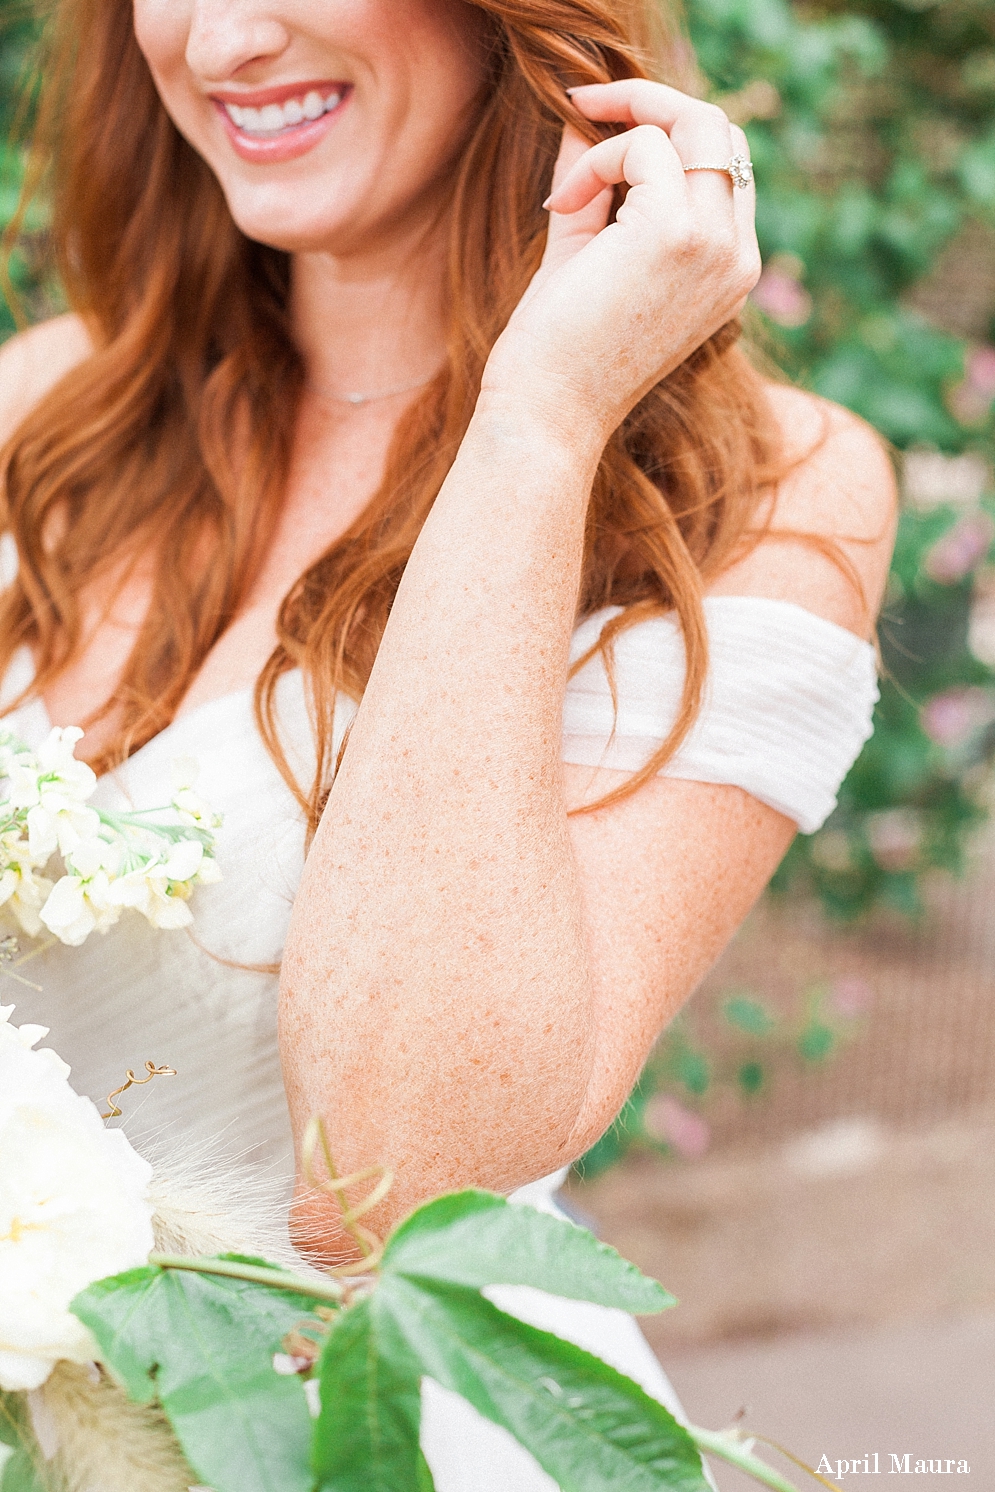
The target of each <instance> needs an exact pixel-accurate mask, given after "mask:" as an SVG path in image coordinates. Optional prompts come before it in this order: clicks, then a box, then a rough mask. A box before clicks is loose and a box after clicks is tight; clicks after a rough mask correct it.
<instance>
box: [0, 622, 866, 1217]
mask: <svg viewBox="0 0 995 1492" xmlns="http://www.w3.org/2000/svg"><path fill="white" fill-rule="evenodd" d="M614 614H615V612H614V609H608V610H606V611H605V612H604V613H601V614H599V617H600V621H599V617H592V618H588V619H587V621H585V622H584V623H583V624H582V625H581V627H580V628H579V629H578V632H577V634H576V637H575V641H574V656H575V657H580V656H581V654H582V653H583V652H584V651H585V650H586V649H587V648H588V647H589V646H590V644H591V642H592V641H593V640H595V639H596V637H597V635H598V628H599V626H600V625H601V623H603V622H604V620H606V619H607V618H608V617H609V616H611V615H614ZM706 614H707V619H708V624H709V632H710V638H711V646H712V658H713V665H712V671H711V674H710V679H709V685H708V689H707V690H706V700H705V709H704V711H703V714H702V717H701V719H700V721H699V723H698V725H697V726H696V727H695V730H694V732H693V733H692V736H691V737H690V738H689V739H688V741H687V742H686V743H685V745H684V746H683V747H682V748H681V751H680V752H679V753H678V754H677V756H676V757H675V758H674V759H673V760H672V761H671V762H670V763H668V766H667V768H666V771H667V772H668V773H670V774H671V775H674V776H679V777H686V778H687V777H689V778H699V779H701V780H704V781H710V782H716V781H717V782H731V783H736V784H738V785H740V786H742V787H744V788H745V789H746V790H748V791H750V792H752V793H754V794H755V795H756V796H758V797H760V798H763V799H765V800H766V801H768V802H770V803H773V804H774V806H775V807H777V808H779V809H780V811H782V812H786V813H788V814H790V815H793V816H794V817H795V818H796V820H797V821H798V822H799V823H800V824H802V826H803V827H804V828H806V829H809V828H812V827H815V826H816V824H817V823H818V822H821V820H822V818H823V817H825V814H826V813H827V812H828V811H829V809H830V808H831V807H832V804H833V801H834V794H835V790H836V788H837V786H838V784H839V781H840V780H841V778H842V776H843V774H844V773H845V771H846V770H847V769H848V767H849V765H850V763H851V762H852V760H853V758H854V757H855V756H856V754H857V751H858V750H859V747H860V745H861V744H862V742H863V740H864V739H865V737H866V735H867V734H868V733H869V728H870V725H869V722H870V712H871V708H872V706H873V701H874V697H875V693H876V690H875V685H874V657H873V650H872V649H871V648H870V647H869V646H868V644H866V643H863V642H861V641H860V640H859V639H857V638H855V637H853V636H852V635H851V634H850V633H847V632H844V631H843V630H842V629H841V628H839V627H835V626H833V625H832V624H831V623H829V622H824V621H821V620H820V619H819V618H817V617H813V616H811V614H810V613H808V612H805V611H802V610H801V609H800V608H798V607H796V606H790V605H787V604H785V603H781V602H769V601H756V600H754V599H752V598H715V599H713V600H711V601H710V602H707V603H706ZM616 654H617V670H616V684H617V690H618V701H617V703H618V711H617V716H616V713H615V709H614V706H613V702H612V695H611V689H610V686H609V684H608V681H607V677H606V675H605V673H604V669H603V667H602V665H601V663H600V661H599V660H598V659H597V658H595V659H592V660H591V661H590V662H589V663H587V664H586V665H585V666H584V667H583V668H582V669H581V670H580V671H579V672H578V673H577V674H576V675H575V677H574V678H573V679H572V680H571V683H570V685H569V688H568V691H567V701H566V707H565V711H564V752H563V754H564V757H565V759H566V760H568V761H573V762H581V763H584V762H587V763H590V764H591V765H597V764H598V763H600V762H603V763H604V764H605V765H608V766H615V767H620V768H622V769H624V770H630V771H631V770H632V769H633V768H634V767H637V766H639V765H641V763H642V761H643V760H645V759H646V756H647V754H648V752H650V751H652V750H653V749H655V747H656V746H657V745H659V743H660V741H661V740H662V739H663V738H664V737H665V736H666V734H667V732H668V730H669V728H670V723H671V721H672V720H673V718H674V716H675V713H676V710H677V707H678V703H679V699H680V691H681V683H682V679H683V667H684V660H683V650H682V647H681V643H680V634H679V631H678V629H677V627H676V624H675V623H674V622H673V621H672V619H670V618H659V619H654V620H653V621H649V622H643V623H640V624H638V625H637V626H636V627H633V628H632V629H630V631H628V632H626V633H623V634H622V636H621V637H620V638H619V639H618V640H617V644H616ZM30 680H31V662H30V658H29V656H28V655H27V654H26V653H24V652H22V653H21V654H19V655H18V657H17V659H16V660H15V663H14V665H13V667H12V669H11V671H10V674H9V675H8V678H7V679H6V680H5V682H4V690H3V695H4V700H5V701H8V702H9V701H10V700H12V699H13V698H15V697H16V696H17V695H18V694H19V693H20V692H21V691H22V690H23V689H25V688H26V687H27V686H28V685H29V684H30ZM276 702H277V717H278V721H279V726H280V732H281V739H282V740H283V742H284V744H285V747H286V749H287V753H288V758H289V760H290V763H291V766H292V768H293V769H294V771H295V775H296V776H297V778H298V780H299V781H301V782H302V783H304V784H308V783H309V782H310V780H311V775H312V773H313V751H312V747H311V740H312V736H311V728H310V724H309V720H308V713H307V708H306V704H305V691H304V688H303V684H302V680H301V676H300V674H299V673H298V672H291V673H288V674H285V675H284V676H283V678H282V679H281V680H280V683H279V686H278V690H277V701H276ZM354 712H355V706H354V705H353V704H352V703H351V702H350V701H348V700H343V701H342V702H341V703H340V706H339V707H338V708H337V710H336V737H337V738H338V739H341V733H342V732H343V731H344V730H345V727H346V725H347V723H348V721H349V719H351V717H352V715H353V714H354ZM5 723H6V724H7V725H9V726H10V728H12V729H13V730H15V731H16V733H17V734H18V735H20V736H21V737H22V738H23V739H24V740H26V742H27V743H28V744H29V745H32V746H34V745H38V744H40V742H41V741H42V740H43V739H44V737H45V736H46V735H47V733H48V730H49V728H50V722H49V721H48V718H47V715H46V712H45V709H44V706H43V705H42V704H41V703H40V702H38V701H34V702H30V703H28V704H27V705H25V706H23V707H22V708H20V709H18V710H16V711H15V712H13V713H12V714H10V715H8V717H7V720H6V722H5ZM60 723H63V724H67V723H70V722H60ZM336 745H337V741H336ZM177 757H194V758H196V759H197V761H198V763H199V767H200V776H199V779H198V783H197V789H198V792H199V793H200V794H202V795H203V797H205V798H206V799H207V801H208V802H209V803H210V804H211V805H212V807H214V808H215V809H217V810H218V811H219V812H221V813H222V814H223V815H224V824H223V827H222V829H221V830H220V831H219V836H218V849H217V860H218V864H219V867H220V869H221V871H222V877H223V878H222V880H221V881H220V882H219V883H218V884H216V885H205V886H200V887H198V888H197V891H196V893H195V896H194V901H193V903H192V908H193V912H194V925H193V927H192V929H190V930H189V931H171V932H166V931H161V930H158V929H156V928H153V927H152V926H150V925H149V924H148V923H147V922H146V921H145V920H144V918H142V917H140V916H138V915H134V914H128V915H125V916H124V917H122V918H121V920H120V922H119V923H118V924H117V925H116V926H114V927H112V928H111V929H110V931H109V932H108V933H107V934H106V935H100V934H97V933H94V934H91V936H90V937H89V939H88V940H87V941H86V943H85V944H84V945H83V946H82V947H78V948H67V947H63V946H62V945H60V944H58V943H54V944H46V943H45V942H44V941H42V940H39V941H38V942H37V943H36V944H34V945H33V944H32V941H31V940H30V939H25V938H23V937H22V938H21V940H20V941H21V944H22V950H23V951H22V957H21V958H20V959H19V960H18V961H17V962H16V964H15V965H14V966H8V967H7V971H6V972H4V966H3V965H0V999H2V1001H3V1003H5V1004H8V1003H10V1002H11V1001H12V1000H13V1001H15V1002H16V1004H17V1007H18V1017H17V1018H18V1020H19V1021H24V1020H26V1021H33V1022H35V1021H36V1022H39V1023H40V1024H43V1025H46V1026H48V1027H50V1028H51V1041H52V1045H53V1046H54V1047H55V1048H56V1050H57V1051H58V1052H59V1053H60V1054H61V1055H63V1056H64V1057H65V1059H66V1060H67V1061H69V1062H70V1063H71V1064H72V1067H73V1081H74V1084H75V1086H76V1087H77V1089H78V1091H80V1092H82V1093H86V1094H88V1095H89V1096H90V1097H91V1098H92V1099H94V1101H95V1102H97V1103H98V1104H101V1102H102V1100H103V1099H104V1098H105V1097H106V1095H108V1094H109V1093H110V1092H111V1091H112V1090H113V1089H114V1088H117V1087H118V1086H119V1085H120V1084H121V1083H122V1082H123V1081H124V1077H125V1072H126V1070H127V1069H128V1068H131V1069H133V1070H134V1071H136V1072H139V1071H140V1069H141V1068H142V1067H143V1066H144V1064H145V1062H146V1060H152V1061H154V1062H155V1063H156V1064H168V1065H170V1066H171V1067H173V1068H175V1069H176V1072H177V1076H176V1077H163V1078H159V1079H156V1080H155V1081H154V1082H152V1083H150V1084H148V1085H147V1086H145V1087H143V1088H138V1089H134V1090H132V1091H131V1092H129V1093H128V1094H127V1095H125V1097H124V1099H123V1100H122V1107H123V1108H124V1110H125V1117H124V1119H123V1120H122V1121H121V1122H122V1123H123V1124H124V1125H125V1127H126V1128H127V1130H128V1133H129V1134H130V1136H131V1137H132V1139H133V1140H135V1141H136V1142H137V1143H138V1144H139V1146H140V1147H141V1148H142V1149H143V1150H144V1151H145V1152H146V1153H150V1154H151V1155H152V1156H153V1158H154V1157H155V1155H156V1153H158V1154H160V1155H161V1154H163V1153H165V1154H169V1153H182V1154H184V1155H185V1156H187V1157H188V1158H189V1157H190V1156H194V1157H195V1156H196V1153H197V1152H198V1150H200V1151H201V1152H202V1153H203V1154H204V1155H205V1157H206V1156H208V1155H210V1156H212V1157H215V1158H216V1157H217V1156H218V1154H219V1152H221V1153H223V1154H224V1155H226V1156H228V1157H231V1158H232V1159H242V1160H245V1161H253V1162H261V1163H262V1164H263V1166H264V1167H265V1170H266V1172H267V1174H268V1175H269V1176H271V1177H272V1180H273V1184H274V1188H280V1189H282V1188H284V1187H285V1186H286V1185H287V1184H288V1182H289V1178H290V1176H291V1162H292V1157H291V1141H290V1131H289V1122H288V1116H287V1109H286V1101H285V1098H284V1091H283V1084H282V1080H281V1072H280V1061H279V1054H278V1049H277V1039H276V996H277V976H276V974H275V972H274V971H273V966H274V965H275V964H276V963H277V962H278V960H279V958H280V955H281V951H282V948H283V944H284V939H285V936H286V931H287V926H288V921H289V917H290V910H291V906H292V903H293V899H294V896H295V893H296V889H297V885H298V882H299V879H300V875H301V871H302V868H303V861H304V842H305V831H304V823H303V816H302V813H301V811H300V809H299V806H298V804H297V802H296V800H295V798H294V796H293V794H292V793H291V792H290V790H289V788H288V787H287V785H286V784H285V782H284V781H283V779H282V777H281V776H280V773H279V772H278V770H277V768H276V766H275V765H274V763H273V761H272V759H271V758H270V756H269V755H268V753H267V751H266V749H265V747H264V746H263V743H262V740H261V738H260V736H259V734H258V731H257V729H256V726H255V721H254V716H253V706H252V690H251V689H245V690H242V691H240V692H237V693H234V694H230V695H227V696H225V697H223V698H221V699H217V700H214V701H211V702H209V703H207V704H204V705H202V706H200V707H199V708H197V709H195V710H193V711H191V712H189V713H187V714H185V715H181V716H180V717H179V718H178V719H177V720H176V721H174V723H173V724H172V725H170V726H169V727H168V728H167V729H166V730H164V731H163V732H162V733H161V734H160V735H158V736H156V737H155V738H154V739H153V740H151V741H149V742H148V743H147V744H146V745H145V746H143V747H142V748H141V749H140V750H139V751H137V752H136V753H135V754H134V755H133V756H132V757H131V758H130V759H129V760H128V761H127V762H126V763H125V764H124V765H123V766H122V767H120V768H119V769H118V770H116V771H115V772H113V773H111V774H108V775H107V776H105V777H103V778H101V780H100V782H99V784H98V787H97V790H96V793H95V795H94V798H93V800H92V801H93V802H94V803H95V804H96V805H97V806H104V807H107V808H123V807H130V808H153V807H156V806H159V805H161V804H162V803H164V802H166V801H167V800H168V796H169V783H170V767H171V762H172V761H173V760H174V759H175V758H177ZM25 955H26V957H25ZM20 980H23V981H28V982H27V983H21V982H19V981H20ZM559 1179H560V1178H559V1176H558V1177H555V1178H550V1180H549V1182H548V1183H547V1184H543V1183H536V1184H535V1186H534V1187H533V1188H530V1189H528V1190H529V1191H530V1192H531V1193H532V1194H533V1198H534V1199H535V1200H538V1201H540V1202H541V1201H542V1199H543V1197H545V1196H548V1194H549V1192H550V1191H551V1189H552V1187H553V1186H555V1184H557V1182H558V1181H559Z"/></svg>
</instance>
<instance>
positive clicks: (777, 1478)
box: [686, 1425, 798, 1492]
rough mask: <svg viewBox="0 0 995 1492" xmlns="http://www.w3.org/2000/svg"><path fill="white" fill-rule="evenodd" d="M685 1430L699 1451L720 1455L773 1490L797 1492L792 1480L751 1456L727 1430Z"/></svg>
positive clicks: (690, 1427)
mask: <svg viewBox="0 0 995 1492" xmlns="http://www.w3.org/2000/svg"><path fill="white" fill-rule="evenodd" d="M686 1428H687V1432H688V1434H689V1435H690V1436H691V1439H692V1440H693V1441H694V1443H695V1445H696V1446H697V1447H698V1449H699V1450H700V1451H704V1452H705V1453H706V1454H707V1455H710V1456H721V1457H722V1459H723V1461H728V1462H729V1463H730V1464H731V1465H733V1466H738V1467H739V1469H740V1471H745V1472H746V1474H747V1476H751V1477H753V1479H754V1480H755V1481H758V1482H762V1483H763V1485H764V1486H765V1487H773V1489H774V1492H798V1488H797V1487H796V1486H795V1484H794V1482H789V1481H787V1480H786V1478H785V1477H783V1476H781V1474H780V1472H778V1471H775V1470H774V1468H773V1466H768V1465H767V1464H766V1462H765V1461H761V1460H760V1458H759V1457H758V1456H751V1455H750V1453H749V1451H748V1450H746V1449H745V1448H744V1447H743V1446H742V1445H741V1444H739V1443H738V1441H737V1440H736V1439H735V1438H734V1435H731V1434H730V1433H729V1431H728V1430H700V1429H699V1428H698V1426H697V1425H688V1426H687V1427H686Z"/></svg>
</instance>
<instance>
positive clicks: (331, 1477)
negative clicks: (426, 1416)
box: [313, 1285, 431, 1492]
mask: <svg viewBox="0 0 995 1492" xmlns="http://www.w3.org/2000/svg"><path fill="white" fill-rule="evenodd" d="M382 1289H383V1287H382V1285H381V1286H378V1287H377V1289H376V1290H375V1291H374V1293H373V1295H372V1296H368V1297H367V1298H366V1299H365V1300H360V1301H359V1302H357V1304H356V1305H354V1306H351V1307H350V1308H349V1309H348V1310H346V1311H343V1312H342V1314H341V1315H340V1316H339V1317H338V1319H337V1320H336V1322H335V1324H334V1326H333V1328H332V1331H331V1333H330V1335H329V1338H328V1341H327V1342H326V1344H325V1349H324V1352H323V1353H322V1358H321V1367H320V1380H319V1381H320V1384H321V1413H320V1415H319V1416H318V1421H317V1423H316V1425H315V1429H314V1452H313V1465H314V1471H315V1474H316V1475H317V1477H318V1482H319V1485H320V1486H321V1487H322V1488H329V1489H334V1492H409V1489H410V1492H415V1489H418V1492H421V1487H422V1486H426V1485H427V1486H429V1487H431V1474H430V1473H429V1472H428V1467H427V1465H425V1461H424V1457H423V1456H422V1454H421V1451H420V1449H419V1446H418V1430H419V1426H420V1424H421V1370H420V1365H419V1360H418V1357H417V1355H416V1354H414V1353H413V1352H412V1351H411V1349H410V1348H409V1346H408V1344H407V1340H406V1338H405V1335H404V1332H403V1330H401V1329H399V1324H398V1322H397V1321H395V1320H394V1318H393V1316H392V1314H391V1312H390V1311H389V1310H384V1309H383V1308H382V1305H383V1297H382ZM426 1475H428V1477H429V1480H428V1482H427V1483H426V1482H425V1476H426Z"/></svg>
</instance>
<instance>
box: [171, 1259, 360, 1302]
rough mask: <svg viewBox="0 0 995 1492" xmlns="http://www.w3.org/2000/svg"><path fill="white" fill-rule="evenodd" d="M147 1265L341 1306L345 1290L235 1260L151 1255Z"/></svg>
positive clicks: (285, 1271) (335, 1285) (341, 1287)
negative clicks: (208, 1275) (304, 1296)
mask: <svg viewBox="0 0 995 1492" xmlns="http://www.w3.org/2000/svg"><path fill="white" fill-rule="evenodd" d="M149 1263H150V1264H151V1265H153V1266H154V1267H155V1268H157V1269H185V1270H189V1271H190V1272H191V1273H193V1274H219V1275H223V1276H224V1277H225V1278H226V1279H230V1280H247V1281H248V1283H249V1284H250V1285H266V1286H268V1287H269V1289H271V1290H289V1291H290V1292H291V1293H292V1294H294V1295H307V1296H310V1297H311V1298H312V1299H313V1300H327V1301H331V1302H333V1303H334V1304H335V1305H340V1304H341V1302H342V1297H343V1296H344V1295H345V1289H344V1287H343V1286H342V1285H339V1284H337V1283H336V1281H334V1280H327V1279H317V1280H311V1279H306V1278H305V1277H304V1275H301V1274H291V1273H290V1271H289V1270H284V1269H267V1268H266V1267H265V1266H264V1265H261V1264H242V1263H240V1262H239V1261H238V1260H236V1259H198V1258H193V1257H185V1256H184V1255H182V1254H150V1255H149Z"/></svg>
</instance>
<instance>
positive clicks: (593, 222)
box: [543, 124, 613, 263]
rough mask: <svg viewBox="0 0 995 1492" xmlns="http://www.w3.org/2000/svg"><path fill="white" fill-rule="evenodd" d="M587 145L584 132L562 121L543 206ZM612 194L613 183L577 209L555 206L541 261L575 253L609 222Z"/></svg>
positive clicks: (554, 192)
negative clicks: (557, 147) (549, 185)
mask: <svg viewBox="0 0 995 1492" xmlns="http://www.w3.org/2000/svg"><path fill="white" fill-rule="evenodd" d="M590 148H591V147H590V146H589V145H588V142H587V141H586V140H585V139H584V137H583V135H581V134H579V133H578V131H577V130H575V129H574V128H573V126H572V125H570V124H567V125H564V127H563V138H562V140H561V142H560V151H559V154H558V155H557V157H556V165H555V166H554V167H553V187H552V191H551V192H550V194H549V196H548V197H547V199H546V202H544V203H543V206H544V207H546V206H548V204H549V203H550V202H552V201H553V199H554V198H555V196H556V193H557V191H558V190H559V188H560V187H561V186H562V184H563V182H564V181H565V180H566V178H567V176H568V175H569V174H570V172H571V170H572V169H573V167H574V166H575V165H576V164H577V162H578V161H579V160H580V159H581V157H582V156H584V155H586V153H587V151H588V150H589V149H590ZM612 198H613V189H612V187H606V188H605V189H604V191H602V192H598V193H597V195H596V196H594V197H592V198H591V200H590V201H589V202H587V203H586V204H585V205H584V206H583V207H582V208H580V209H579V211H577V212H564V213H560V212H557V211H556V210H555V209H553V210H551V211H550V214H549V234H548V237H547V240H546V253H545V256H544V263H547V262H548V261H550V260H554V261H559V260H560V259H561V258H563V257H569V256H570V255H572V254H575V253H576V252H577V250H578V249H580V248H582V247H583V246H584V244H585V243H587V242H589V240H590V239H592V238H594V237H595V236H596V235H597V234H598V233H600V232H601V230H602V228H604V227H605V225H606V224H607V222H608V216H609V213H610V212H611V208H612Z"/></svg>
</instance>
